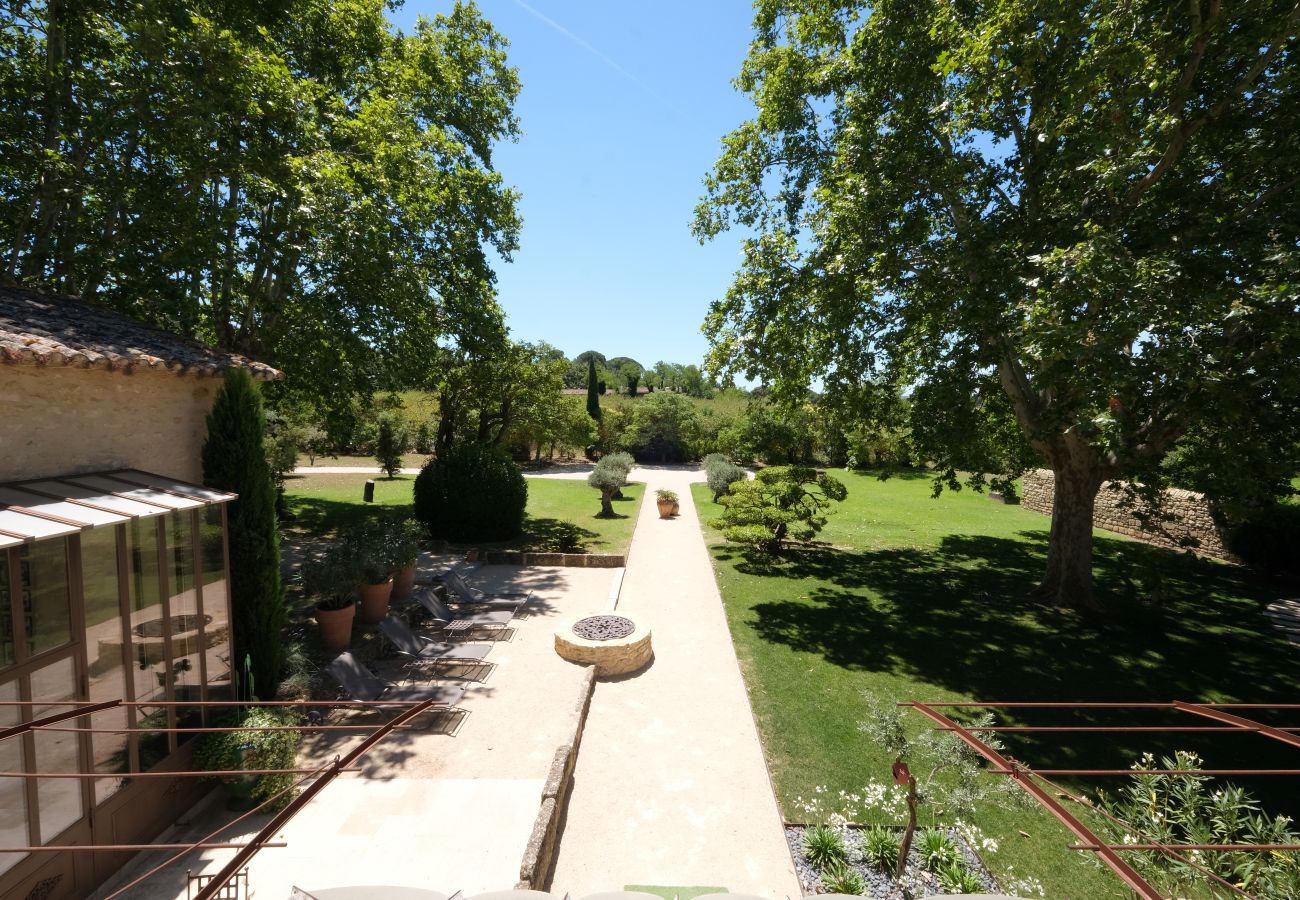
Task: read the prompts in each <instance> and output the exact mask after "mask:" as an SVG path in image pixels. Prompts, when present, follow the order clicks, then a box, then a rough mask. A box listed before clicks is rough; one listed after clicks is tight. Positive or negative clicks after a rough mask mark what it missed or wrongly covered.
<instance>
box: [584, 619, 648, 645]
mask: <svg viewBox="0 0 1300 900" xmlns="http://www.w3.org/2000/svg"><path fill="white" fill-rule="evenodd" d="M634 631H636V623H635V622H633V621H632V620H631V619H625V618H623V617H622V616H587V618H585V619H579V620H578V621H577V622H574V623H573V633H574V634H576V635H577V636H578V637H580V638H584V639H585V640H588V641H613V640H617V639H618V638H622V637H627V636H628V635H629V634H631V633H632V632H634Z"/></svg>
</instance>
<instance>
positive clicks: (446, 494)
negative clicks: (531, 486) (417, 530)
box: [415, 442, 528, 541]
mask: <svg viewBox="0 0 1300 900" xmlns="http://www.w3.org/2000/svg"><path fill="white" fill-rule="evenodd" d="M527 504H528V483H527V482H526V481H525V480H524V476H523V475H522V474H521V473H520V471H519V469H518V468H517V467H516V466H515V464H514V463H512V462H511V461H510V459H509V457H507V456H506V455H505V454H504V453H502V452H501V451H500V450H498V449H496V448H494V447H488V446H486V445H484V444H477V443H470V442H467V443H462V444H456V445H454V446H452V447H451V448H450V449H447V450H444V451H442V452H441V453H439V454H438V456H437V457H436V458H435V459H432V460H430V461H429V462H427V463H425V465H424V468H423V469H421V470H420V474H419V475H418V476H416V479H415V517H416V518H417V519H419V520H420V521H421V522H423V523H424V525H425V527H427V528H428V529H429V534H430V535H431V536H433V537H435V538H443V539H445V540H449V541H504V540H509V539H510V538H512V537H515V536H516V535H518V534H519V533H520V532H521V531H523V529H524V507H525V506H527Z"/></svg>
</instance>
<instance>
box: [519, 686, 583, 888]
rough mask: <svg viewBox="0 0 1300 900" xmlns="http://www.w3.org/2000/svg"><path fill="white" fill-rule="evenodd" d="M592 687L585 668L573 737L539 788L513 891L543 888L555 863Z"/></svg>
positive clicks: (553, 762)
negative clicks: (539, 796) (538, 805)
mask: <svg viewBox="0 0 1300 900" xmlns="http://www.w3.org/2000/svg"><path fill="white" fill-rule="evenodd" d="M595 688H596V669H595V667H589V668H588V669H587V672H586V674H585V675H583V676H582V687H581V688H580V689H579V691H578V704H577V713H578V721H577V724H576V726H575V727H574V730H573V740H571V741H570V742H569V743H567V744H561V745H560V746H559V747H558V748H556V751H555V759H553V760H552V761H551V770H550V772H549V773H548V774H547V776H546V784H545V785H543V787H542V804H541V808H540V809H539V810H538V811H537V819H536V820H535V821H534V822H533V833H532V834H531V835H529V837H528V846H527V847H525V848H524V859H523V862H522V863H520V865H519V883H518V884H516V885H515V890H517V891H524V890H537V891H542V890H546V883H547V881H548V880H549V879H550V876H551V867H552V864H553V863H554V862H555V847H556V845H557V843H558V841H559V836H560V825H561V823H562V822H563V821H564V815H565V813H566V812H567V810H568V808H569V787H570V785H571V784H572V783H573V768H574V766H576V765H577V764H578V747H579V745H580V744H581V743H582V729H583V728H584V727H585V726H586V724H587V712H588V710H590V709H591V694H592V691H594V690H595Z"/></svg>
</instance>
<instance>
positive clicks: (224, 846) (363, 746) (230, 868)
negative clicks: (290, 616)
mask: <svg viewBox="0 0 1300 900" xmlns="http://www.w3.org/2000/svg"><path fill="white" fill-rule="evenodd" d="M24 706H25V707H32V706H41V707H46V708H48V707H51V706H69V707H72V708H71V709H67V710H64V711H62V712H56V713H51V714H49V715H45V716H42V717H41V718H39V719H33V720H32V721H30V722H23V723H20V724H18V725H14V726H12V727H9V728H4V729H0V741H5V740H8V739H11V738H15V737H19V736H21V735H24V734H27V733H29V732H40V731H47V730H48V731H64V732H66V731H73V732H109V733H140V732H144V731H150V732H155V731H156V732H164V733H166V732H176V733H182V732H183V733H187V734H203V733H219V732H230V731H311V732H318V731H319V732H339V731H343V732H350V731H356V732H367V734H366V736H365V738H364V739H363V740H362V741H361V742H360V743H359V744H358V745H357V746H356V747H354V748H353V749H352V750H350V751H349V752H348V753H346V754H344V755H343V756H341V757H340V756H335V757H334V758H333V759H332V760H330V761H327V762H325V763H322V764H321V765H320V766H317V767H315V768H303V769H221V770H210V769H187V770H179V771H162V772H128V773H123V772H0V778H23V779H33V778H73V779H98V778H131V779H135V778H213V777H222V776H233V775H267V774H281V775H295V776H298V777H297V778H296V779H295V781H294V783H293V784H292V785H290V786H289V787H287V788H285V789H284V790H282V791H279V792H278V793H276V794H275V795H273V796H271V797H268V798H267V799H265V800H263V801H262V802H260V803H258V804H257V805H256V806H254V807H253V808H252V809H250V810H248V811H247V812H245V813H242V814H241V815H240V816H239V817H237V818H236V819H234V820H233V821H231V822H224V823H222V825H221V827H220V828H219V829H217V830H216V831H213V832H212V833H210V834H207V835H205V836H204V837H202V838H201V839H199V840H197V841H193V842H190V843H158V844H62V845H60V844H46V845H41V846H25V847H0V853H112V852H128V851H146V850H174V851H176V852H175V853H173V854H172V855H171V856H169V857H168V858H167V859H166V860H164V861H163V862H161V863H159V864H158V865H156V866H154V867H153V868H151V869H149V870H148V871H147V872H145V873H144V874H143V875H140V876H138V877H136V878H135V879H133V880H132V881H131V882H130V883H128V884H126V885H124V886H122V887H120V888H118V889H116V890H115V891H113V892H112V893H111V894H108V895H107V896H106V897H105V898H104V900H115V898H119V897H124V896H126V895H127V894H128V893H129V892H130V891H131V890H133V889H134V888H136V887H137V886H139V885H140V884H141V883H143V882H144V881H146V880H148V879H149V878H151V877H153V876H154V875H156V874H157V873H158V872H160V871H162V870H163V869H165V868H167V867H168V866H170V865H171V864H172V863H174V862H176V861H177V860H179V859H181V858H182V857H184V856H186V855H187V854H189V853H192V852H194V851H196V850H236V851H237V852H236V853H235V855H234V857H233V858H232V859H231V860H230V862H228V863H227V864H226V865H225V866H224V867H223V868H222V869H221V871H220V872H218V873H217V874H216V875H214V876H212V878H211V879H210V880H209V881H208V882H207V883H206V884H205V885H204V886H203V887H202V889H201V890H200V891H199V892H198V894H197V895H196V898H195V900H211V898H214V897H217V896H219V895H220V892H221V891H222V889H223V888H225V887H226V885H227V884H228V883H229V882H230V881H232V880H233V879H234V878H235V877H236V876H237V875H238V873H239V871H240V870H241V869H242V868H243V867H244V866H245V865H247V863H248V861H249V860H250V859H251V858H252V857H253V856H254V855H255V854H256V853H257V852H258V851H259V850H261V849H263V848H266V847H273V848H274V847H285V846H287V844H286V843H285V842H284V841H276V840H272V838H274V837H275V835H276V833H277V832H278V831H279V830H281V829H282V828H283V827H284V826H285V824H287V823H288V821H289V820H290V819H292V818H293V817H294V816H295V815H296V814H297V813H298V812H299V811H301V810H302V808H303V807H304V806H306V805H307V804H308V803H310V802H311V800H312V799H313V798H314V797H315V796H316V795H317V794H318V793H320V792H321V791H322V790H323V789H324V788H325V787H326V785H328V784H329V783H330V782H331V781H333V780H334V778H336V777H337V776H338V775H341V774H344V773H347V772H359V771H362V770H361V769H360V768H358V767H357V766H356V765H355V764H356V762H357V761H358V760H359V759H360V758H361V757H363V756H364V755H365V754H366V753H368V752H370V750H372V749H374V747H375V746H377V745H378V744H379V743H381V742H382V741H383V740H384V739H385V738H387V737H388V736H389V735H390V734H391V733H392V732H394V731H398V730H405V729H409V728H411V727H412V726H411V724H410V723H411V722H412V721H413V720H414V719H416V718H417V717H418V716H420V715H422V714H424V713H426V712H448V711H453V710H454V709H455V707H452V706H448V705H446V704H441V703H436V702H435V701H433V700H370V701H367V700H266V701H256V700H253V701H239V700H207V701H179V700H178V701H129V700H120V699H119V700H107V701H103V702H100V703H86V702H84V701H78V700H66V701H48V700H42V701H24V700H6V701H0V707H24ZM160 706H161V707H217V708H221V707H225V708H238V709H251V708H257V707H265V708H272V709H284V708H321V707H330V708H333V709H353V710H367V711H375V710H381V711H388V712H392V711H394V710H399V712H397V714H396V715H394V716H393V717H392V718H391V719H389V720H388V721H387V722H381V723H377V724H374V725H324V724H301V725H268V726H257V727H254V728H239V727H237V726H234V727H226V726H220V727H157V728H147V729H141V728H131V729H125V728H123V729H118V728H112V729H93V728H84V727H67V726H64V727H60V723H63V722H67V721H69V720H71V719H77V718H80V717H83V716H89V715H91V714H93V713H96V712H101V711H103V710H106V709H115V708H126V707H160ZM299 788H302V792H301V793H300V794H298V795H297V796H295V797H294V798H293V799H292V800H290V801H289V802H288V803H287V804H286V805H285V806H284V808H283V809H281V810H280V811H279V812H278V813H276V814H275V816H273V817H272V819H271V821H269V822H268V823H267V824H266V825H265V826H263V827H262V828H261V830H259V831H258V833H257V834H255V835H254V836H253V837H252V838H250V839H249V840H248V841H247V842H244V843H232V842H229V841H221V840H217V837H218V835H219V834H220V833H221V832H222V831H224V830H225V829H227V828H229V827H230V826H231V825H234V824H237V823H239V822H242V821H244V820H245V819H247V818H249V817H251V816H254V815H257V814H258V813H259V812H264V811H265V809H266V807H267V806H269V805H272V804H275V803H276V802H278V801H279V800H281V798H283V797H284V796H285V795H286V794H291V793H293V792H294V791H297V790H298V789H299Z"/></svg>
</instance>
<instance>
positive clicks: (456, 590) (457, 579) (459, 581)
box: [438, 569, 533, 609]
mask: <svg viewBox="0 0 1300 900" xmlns="http://www.w3.org/2000/svg"><path fill="white" fill-rule="evenodd" d="M438 577H439V578H440V579H441V580H442V583H443V584H445V585H446V586H447V590H448V591H450V592H451V596H452V599H453V600H454V601H455V602H456V603H463V604H465V605H466V606H489V607H498V608H501V609H510V608H513V609H518V608H519V607H521V606H523V605H524V604H525V603H527V602H528V601H529V600H531V599H532V597H533V595H532V594H526V593H502V594H485V593H484V592H483V591H480V590H479V589H478V588H476V587H470V585H469V583H468V582H467V581H465V576H464V575H462V574H460V573H459V572H457V571H456V570H455V569H448V570H447V571H445V572H443V573H442V574H441V575H439V576H438Z"/></svg>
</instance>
